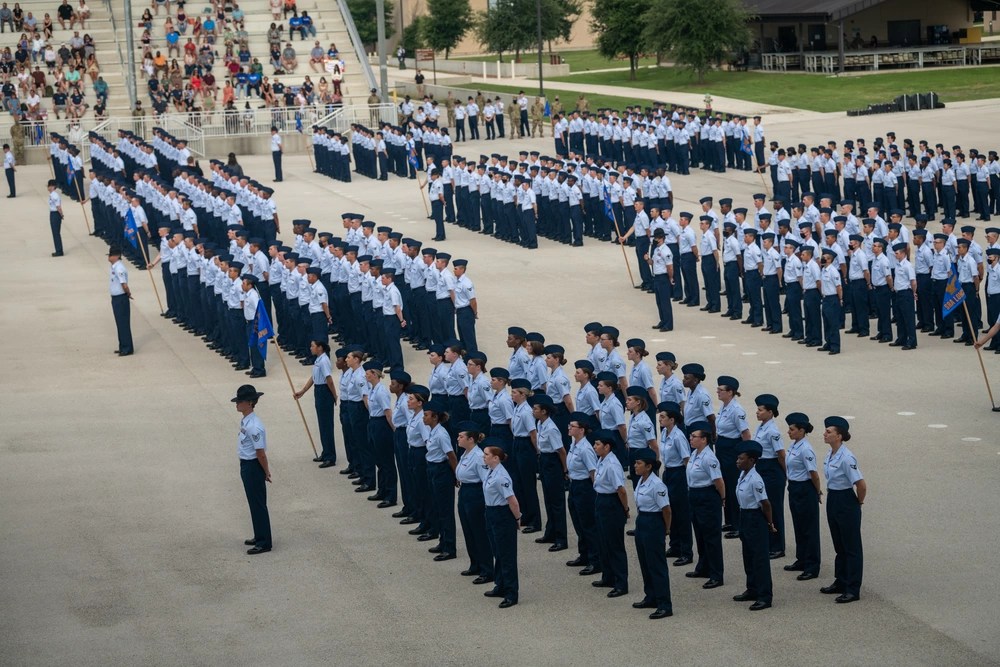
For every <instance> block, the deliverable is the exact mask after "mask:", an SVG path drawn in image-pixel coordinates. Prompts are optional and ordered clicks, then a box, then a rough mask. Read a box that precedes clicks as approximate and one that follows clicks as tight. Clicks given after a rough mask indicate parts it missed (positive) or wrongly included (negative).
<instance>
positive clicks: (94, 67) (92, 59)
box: [86, 54, 101, 84]
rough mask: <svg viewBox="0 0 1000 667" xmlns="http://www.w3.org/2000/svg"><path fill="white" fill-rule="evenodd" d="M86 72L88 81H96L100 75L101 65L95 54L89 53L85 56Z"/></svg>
mask: <svg viewBox="0 0 1000 667" xmlns="http://www.w3.org/2000/svg"><path fill="white" fill-rule="evenodd" d="M86 72H87V76H89V77H90V83H92V84H93V83H97V80H98V79H99V78H100V76H101V66H100V64H98V62H97V56H95V55H93V54H91V55H90V56H88V57H87V66H86Z"/></svg>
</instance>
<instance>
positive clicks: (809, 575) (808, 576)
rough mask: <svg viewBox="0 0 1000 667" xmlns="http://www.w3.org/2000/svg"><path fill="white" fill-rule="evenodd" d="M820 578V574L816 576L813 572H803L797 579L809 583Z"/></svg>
mask: <svg viewBox="0 0 1000 667" xmlns="http://www.w3.org/2000/svg"><path fill="white" fill-rule="evenodd" d="M818 576H819V575H818V574H815V573H813V572H803V573H802V574H800V575H799V576H797V577H795V578H796V579H798V580H799V581H809V580H810V579H815V578H817V577H818Z"/></svg>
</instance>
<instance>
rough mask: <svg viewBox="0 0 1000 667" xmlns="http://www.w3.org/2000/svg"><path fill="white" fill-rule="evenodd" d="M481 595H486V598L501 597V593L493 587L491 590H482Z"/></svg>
mask: <svg viewBox="0 0 1000 667" xmlns="http://www.w3.org/2000/svg"><path fill="white" fill-rule="evenodd" d="M483 597H487V598H502V597H503V593H501V592H500V589H499V588H494V589H492V590H489V591H486V592H484V593H483Z"/></svg>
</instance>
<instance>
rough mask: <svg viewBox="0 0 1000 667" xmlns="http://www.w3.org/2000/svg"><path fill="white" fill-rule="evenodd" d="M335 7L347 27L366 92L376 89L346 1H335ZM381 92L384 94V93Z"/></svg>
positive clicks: (363, 46)
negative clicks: (363, 77) (365, 85)
mask: <svg viewBox="0 0 1000 667" xmlns="http://www.w3.org/2000/svg"><path fill="white" fill-rule="evenodd" d="M337 7H339V8H340V16H341V18H343V20H344V25H345V26H346V27H347V34H348V35H349V36H350V37H351V45H352V46H354V53H355V55H357V57H358V64H359V65H360V67H361V71H362V72H363V73H364V75H365V81H367V82H368V90H371V89H372V88H378V84H376V83H375V72H373V71H372V66H371V65H370V64H369V63H368V54H367V53H365V45H364V44H363V43H362V42H361V36H360V35H359V34H358V27H357V26H356V25H354V18H353V17H352V16H351V10H350V9H348V7H347V0H337ZM382 92H383V93H385V92H386V91H382Z"/></svg>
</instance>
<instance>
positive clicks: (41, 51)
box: [31, 32, 46, 63]
mask: <svg viewBox="0 0 1000 667" xmlns="http://www.w3.org/2000/svg"><path fill="white" fill-rule="evenodd" d="M45 46H46V43H45V38H44V37H42V34H41V33H38V32H36V33H35V35H34V36H33V37H32V38H31V62H33V63H37V62H38V61H39V60H41V59H44V58H45Z"/></svg>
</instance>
